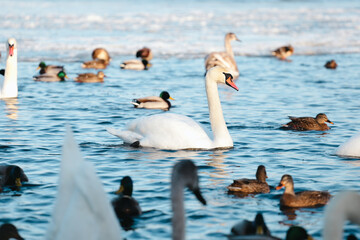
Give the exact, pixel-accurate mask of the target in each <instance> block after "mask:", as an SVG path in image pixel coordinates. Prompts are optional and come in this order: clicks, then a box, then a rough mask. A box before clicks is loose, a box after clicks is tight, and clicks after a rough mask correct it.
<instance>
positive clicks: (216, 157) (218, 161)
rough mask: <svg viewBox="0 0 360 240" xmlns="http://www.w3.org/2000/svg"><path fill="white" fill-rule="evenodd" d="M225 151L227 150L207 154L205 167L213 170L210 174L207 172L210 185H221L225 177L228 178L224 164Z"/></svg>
mask: <svg viewBox="0 0 360 240" xmlns="http://www.w3.org/2000/svg"><path fill="white" fill-rule="evenodd" d="M225 151H227V150H216V151H214V152H212V153H210V154H209V159H208V160H207V165H208V166H211V167H214V168H215V169H214V170H212V171H211V172H207V173H208V174H209V176H210V177H211V178H210V181H211V185H223V184H224V179H226V178H225V177H226V176H228V173H227V171H225V167H226V164H224V159H226V158H227V157H228V155H226V154H224V152H225Z"/></svg>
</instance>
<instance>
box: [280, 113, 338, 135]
mask: <svg viewBox="0 0 360 240" xmlns="http://www.w3.org/2000/svg"><path fill="white" fill-rule="evenodd" d="M289 118H290V120H291V122H288V123H287V124H285V125H283V126H282V127H281V129H284V130H297V131H309V130H315V131H326V130H329V129H330V127H329V126H328V125H326V123H325V122H328V123H331V124H334V123H333V122H331V121H330V120H329V119H328V117H327V116H326V114H325V113H319V114H318V115H316V117H315V118H313V117H292V116H289Z"/></svg>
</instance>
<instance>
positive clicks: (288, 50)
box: [271, 45, 294, 60]
mask: <svg viewBox="0 0 360 240" xmlns="http://www.w3.org/2000/svg"><path fill="white" fill-rule="evenodd" d="M293 53H294V48H293V47H292V46H291V45H288V46H283V47H279V48H277V49H275V50H274V51H272V52H271V54H272V55H274V56H275V57H277V58H278V59H280V60H285V59H286V58H288V57H290V56H291V55H292V54H293Z"/></svg>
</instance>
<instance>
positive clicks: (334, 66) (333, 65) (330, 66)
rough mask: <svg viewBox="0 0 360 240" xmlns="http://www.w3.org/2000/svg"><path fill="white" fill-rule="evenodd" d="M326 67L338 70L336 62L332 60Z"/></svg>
mask: <svg viewBox="0 0 360 240" xmlns="http://www.w3.org/2000/svg"><path fill="white" fill-rule="evenodd" d="M324 67H326V68H329V69H336V68H337V63H336V62H335V60H330V61H328V62H326V63H325V65H324Z"/></svg>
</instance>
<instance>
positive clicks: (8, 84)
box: [0, 38, 18, 98]
mask: <svg viewBox="0 0 360 240" xmlns="http://www.w3.org/2000/svg"><path fill="white" fill-rule="evenodd" d="M10 45H12V46H13V47H12V55H10ZM6 47H7V52H8V56H7V59H6V67H5V76H4V80H3V81H2V82H0V98H15V97H17V96H18V85H17V43H16V40H15V39H14V38H9V39H8V41H7V42H6Z"/></svg>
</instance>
